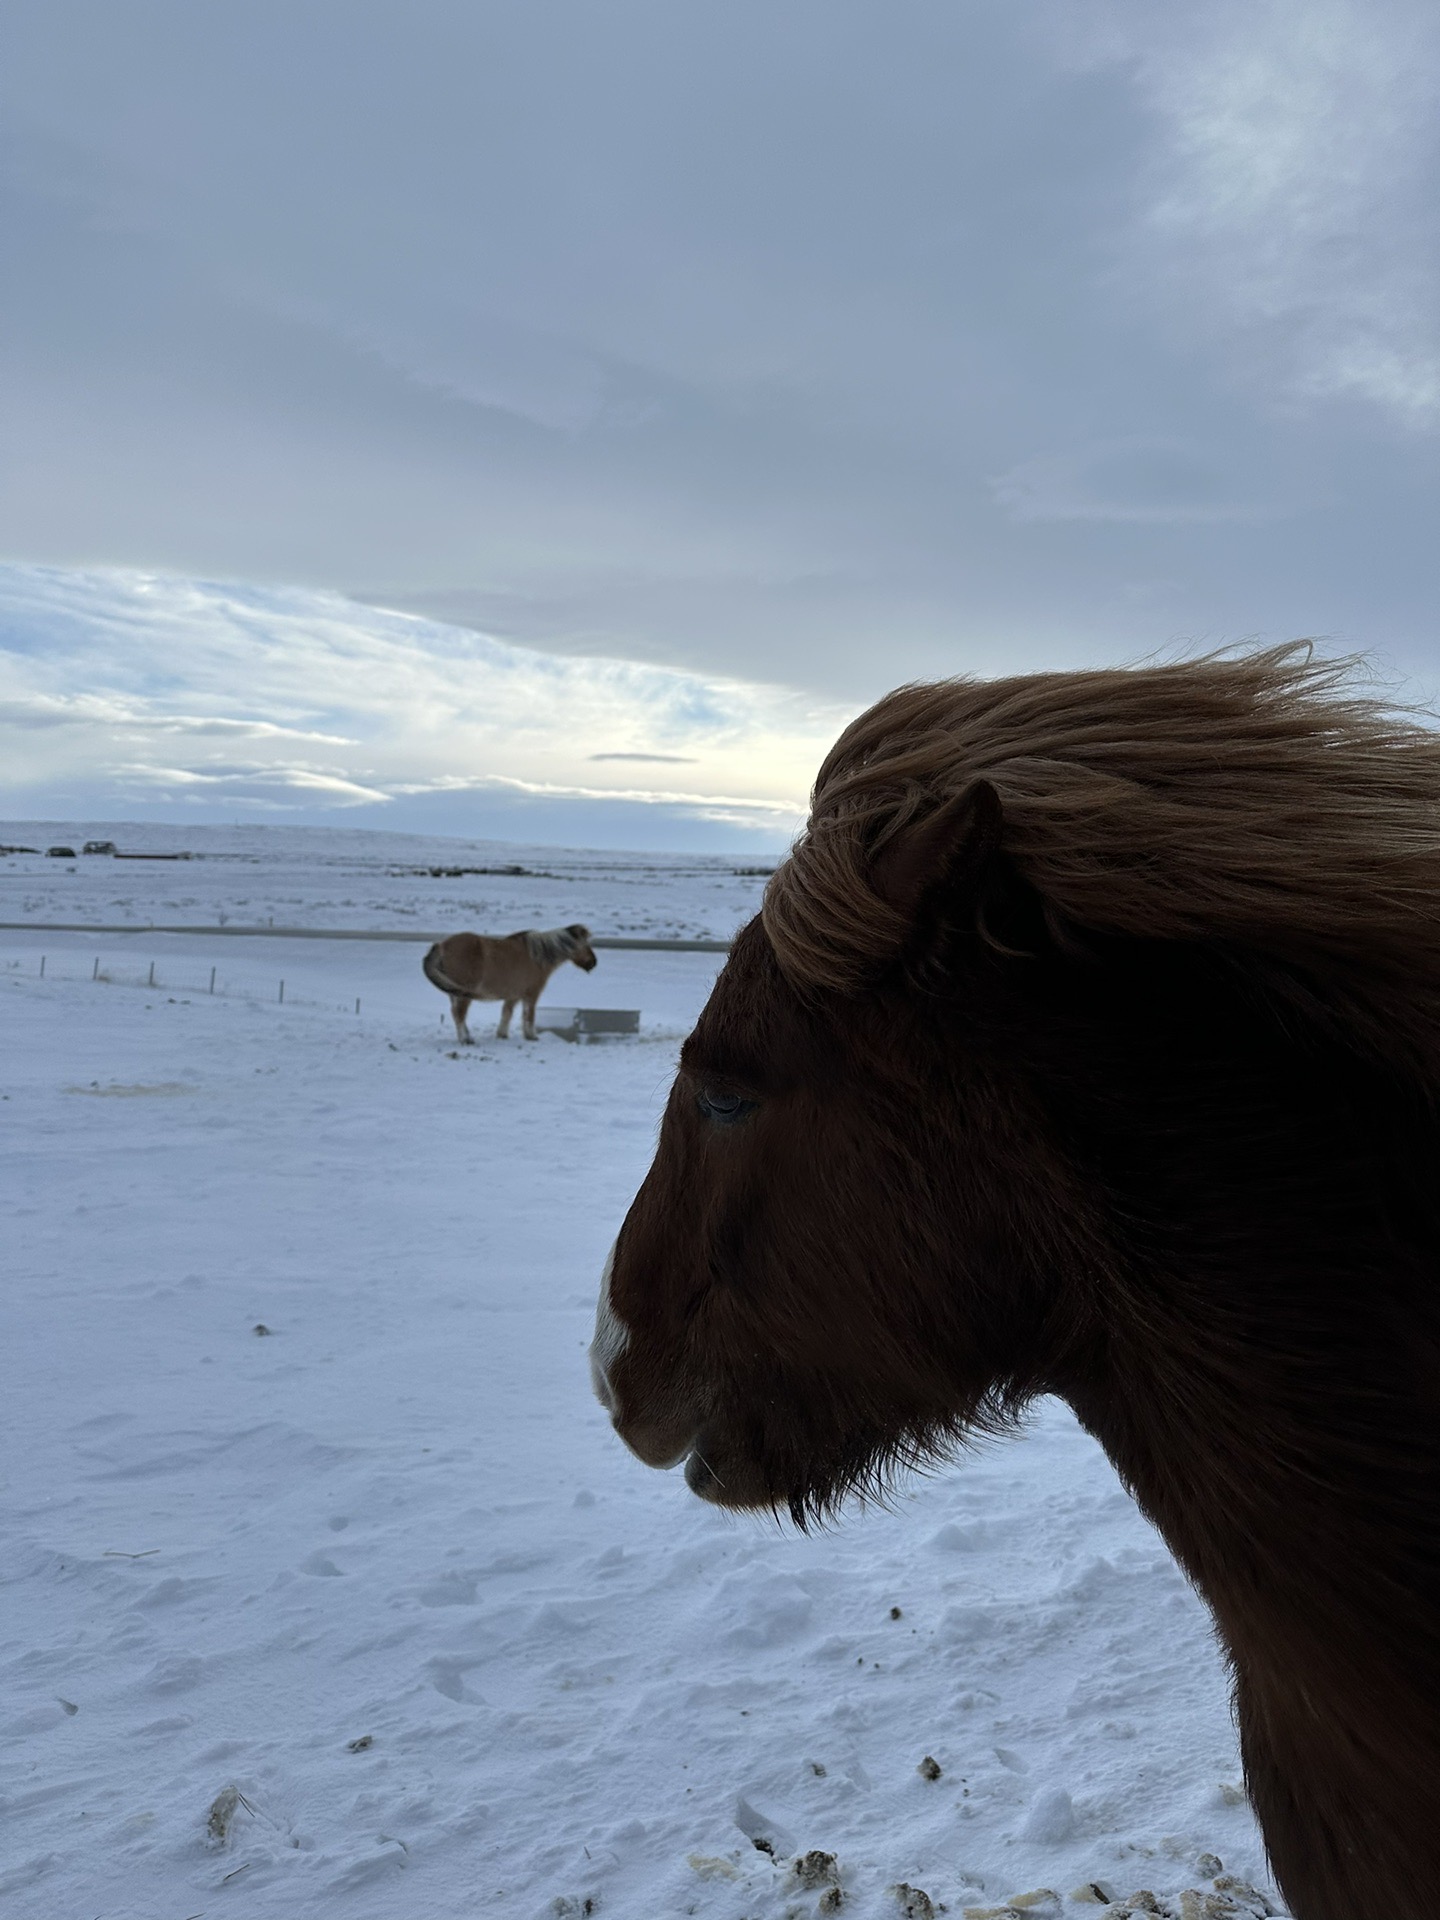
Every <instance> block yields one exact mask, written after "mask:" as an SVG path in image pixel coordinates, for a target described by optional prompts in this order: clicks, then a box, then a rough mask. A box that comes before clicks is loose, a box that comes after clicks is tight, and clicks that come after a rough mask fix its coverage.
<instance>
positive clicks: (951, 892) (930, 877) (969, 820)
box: [870, 780, 1004, 926]
mask: <svg viewBox="0 0 1440 1920" xmlns="http://www.w3.org/2000/svg"><path fill="white" fill-rule="evenodd" d="M1003 826H1004V813H1003V811H1002V809H1001V805H1000V796H999V794H998V793H996V791H995V789H994V787H992V786H991V784H990V782H989V781H988V780H975V781H972V783H971V784H970V785H969V786H968V787H966V789H965V791H964V792H963V793H960V794H957V795H956V796H955V798H954V799H953V800H947V801H946V802H945V804H944V805H943V806H941V807H937V808H936V810H935V811H934V813H927V814H926V815H925V817H924V819H922V820H917V821H915V822H914V823H913V824H911V825H910V826H905V827H902V828H901V829H900V831H899V832H898V833H896V834H893V835H892V836H891V837H890V839H888V840H887V841H886V842H885V844H884V846H882V847H881V849H880V851H879V853H878V854H876V856H875V859H874V860H873V861H872V863H871V866H870V885H871V887H872V888H873V889H874V891H875V892H876V893H878V894H879V896H880V898H881V899H882V900H884V901H885V902H886V903H887V905H889V906H892V907H894V908H895V910H896V912H897V913H900V914H903V915H904V917H905V918H906V919H907V920H908V921H910V922H911V924H912V926H915V925H917V924H918V922H919V921H920V920H921V918H922V917H923V914H922V909H923V908H925V907H926V905H927V904H928V903H929V902H930V901H932V900H936V899H938V898H939V897H940V896H941V895H943V896H944V897H946V898H947V899H953V897H954V896H955V895H956V894H957V893H961V892H966V891H970V892H972V894H973V896H974V897H975V898H976V899H977V900H978V896H979V893H980V890H981V886H982V884H983V881H984V878H985V875H986V870H987V869H988V868H989V866H990V864H991V862H992V861H993V859H994V857H995V855H996V854H997V853H998V852H999V850H1000V834H1001V830H1002V828H1003Z"/></svg>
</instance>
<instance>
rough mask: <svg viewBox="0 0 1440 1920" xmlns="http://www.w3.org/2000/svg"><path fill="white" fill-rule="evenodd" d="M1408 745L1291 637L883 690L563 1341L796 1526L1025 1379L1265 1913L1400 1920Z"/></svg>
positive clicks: (1422, 1531) (1436, 865) (1433, 1818)
mask: <svg viewBox="0 0 1440 1920" xmlns="http://www.w3.org/2000/svg"><path fill="white" fill-rule="evenodd" d="M1437 1093H1440V737H1437V736H1436V734H1435V733H1433V732H1431V731H1429V730H1428V729H1426V728H1425V727H1423V726H1422V725H1420V724H1418V723H1416V722H1412V721H1410V720H1408V719H1406V718H1404V717H1399V718H1397V717H1395V716H1394V715H1393V714H1391V713H1388V712H1387V711H1386V710H1385V709H1384V708H1383V707H1382V706H1381V705H1379V704H1378V703H1376V702H1374V701H1372V700H1369V699H1366V698H1362V697H1360V696H1359V695H1358V694H1357V693H1355V692H1354V691H1353V689H1352V687H1351V686H1350V684H1349V682H1348V679H1347V677H1346V669H1345V668H1344V666H1343V665H1336V664H1334V663H1323V662H1317V661H1315V660H1314V659H1313V658H1312V657H1311V656H1310V654H1309V652H1308V650H1306V649H1304V648H1280V649H1276V650H1272V651H1269V652H1263V653H1256V654H1253V655H1250V656H1248V657H1244V658H1238V659H1237V658H1234V657H1225V656H1221V657H1211V658H1208V659H1203V660H1197V661H1192V662H1189V663H1183V664H1176V665H1169V666H1159V667H1147V668H1143V669H1137V670H1133V671H1114V672H1093V673H1073V674H1045V675H1038V676H1034V677H1027V678H1023V679H1010V680H1000V681H994V682H990V683H979V682H968V681H952V682H948V683H942V684H940V685H934V686H912V687H904V688H901V689H900V690H899V691H898V692H896V693H892V694H890V695H889V696H888V697H887V698H885V699H884V700H882V701H880V703H879V704H878V705H877V706H875V707H874V708H872V709H871V710H870V712H868V713H866V714H864V715H862V716H861V717H860V719H858V720H856V721H855V722H854V723H853V725H851V726H850V727H849V728H848V729H847V730H846V732H845V733H844V734H842V735H841V737H840V739H839V741H838V742H837V744H836V745H835V747H834V748H833V750H832V751H831V753H830V755H829V757H828V759H827V760H826V762H825V764H824V766H823V767H822V768H821V770H820V775H819V779H818V781H817V784H816V788H815V794H814V803H813V811H812V813H811V817H810V821H809V825H808V828H807V831H806V833H805V834H804V836H803V837H802V838H801V840H800V841H799V843H798V844H797V846H796V847H795V849H794V851H793V853H792V854H791V856H790V858H789V859H788V861H787V862H786V863H785V864H784V865H783V866H782V867H781V868H780V869H779V871H778V872H777V873H776V875H775V877H774V879H773V880H772V882H771V884H770V887H769V890H768V892H767V895H766V899H765V903H764V908H763V911H762V912H761V914H760V916H759V918H758V919H757V920H755V921H753V922H752V923H751V925H750V926H748V927H747V928H746V929H745V930H744V932H743V933H742V934H741V935H740V937H739V939H738V941H737V943H736V945H735V948H734V951H733V953H732V955H731V958H730V960H729V962H728V964H727V966H726V968H725V970H724V972H723V973H722V975H721V977H720V979H719V981H718V983H717V985H716V987H715V989H714V992H713V993H712V995H711V998H710V1001H709V1004H708V1005H707V1006H706V1008H705V1010H704V1013H703V1014H702V1016H701V1019H700V1022H699V1025H698V1026H697V1027H696V1029H695V1031H694V1033H693V1034H692V1035H691V1036H690V1038H689V1039H688V1040H687V1041H686V1043H685V1046H684V1049H683V1050H682V1053H681V1056H680V1072H679V1076H678V1078H677V1080H676V1082H675V1086H674V1089H673V1091H672V1093H671V1096H670V1101H669V1105H668V1107H667V1110H666V1113H665V1117H664V1122H663V1125H662V1128H661V1133H660V1139H659V1145H658V1149H657V1152H656V1157H655V1161H654V1164H653V1166H652V1168H651V1170H650V1172H649V1174H648V1175H647V1177H646V1180H645V1183H644V1185H643V1186H642V1187H641V1189H640V1192H639V1194H638V1196H637V1197H636V1199H635V1202H634V1204H633V1205H632V1207H631V1209H630V1212H629V1215H628V1216H627V1218H626V1220H625V1223H624V1225H623V1227H622V1228H621V1231H620V1235H619V1238H618V1240H617V1241H616V1244H615V1249H614V1252H613V1254H612V1256H611V1260H610V1264H609V1267H608V1269H607V1277H606V1280H605V1283H604V1285H603V1288H602V1295H601V1302H600V1309H599V1315H598V1320H597V1328H596V1338H595V1344H594V1347H593V1349H592V1358H593V1362H594V1373H595V1381H596V1388H597V1391H598V1392H599V1394H600V1396H601V1399H602V1400H603V1401H604V1402H605V1404H606V1405H607V1407H608V1408H609V1410H610V1412H611V1415H612V1417H613V1419H614V1422H615V1425H616V1427H617V1429H618V1430H619V1432H620V1434H621V1436H622V1438H623V1439H624V1440H625V1441H626V1442H627V1443H628V1444H629V1445H630V1446H631V1447H632V1448H633V1449H634V1451H635V1452H636V1453H637V1454H639V1456H640V1458H641V1459H642V1460H645V1461H647V1462H649V1463H650V1464H651V1465H653V1466H658V1467H665V1466H673V1465H676V1464H678V1463H679V1462H681V1461H684V1462H685V1475H686V1479H687V1480H688V1482H689V1485H690V1487H691V1488H692V1489H693V1490H694V1492H695V1493H697V1494H699V1495H700V1496H701V1498H702V1499H705V1500H709V1501H713V1502H715V1503H716V1504H717V1505H720V1506H727V1507H760V1508H764V1507H776V1508H781V1509H788V1510H789V1512H790V1514H791V1515H792V1516H793V1517H794V1519H795V1521H796V1522H797V1523H799V1524H800V1525H802V1526H803V1525H805V1524H806V1523H807V1522H809V1521H811V1520H814V1519H818V1518H821V1517H823V1516H825V1515H827V1514H829V1513H831V1512H832V1511H833V1510H834V1509H835V1508H836V1507H837V1505H838V1504H839V1503H840V1502H841V1501H842V1499H843V1498H844V1497H845V1496H846V1495H847V1494H851V1493H860V1494H864V1493H866V1492H874V1491H878V1490H880V1489H881V1488H883V1487H884V1485H885V1484H886V1483H887V1481H888V1479H889V1477H890V1475H891V1474H892V1473H893V1472H894V1471H895V1470H896V1469H898V1468H902V1467H905V1466H908V1465H911V1464H914V1463H918V1462H923V1461H926V1460H930V1459H934V1458H935V1457H937V1456H938V1455H940V1454H942V1453H943V1452H944V1451H945V1450H946V1449H947V1448H951V1447H953V1446H955V1445H956V1444H957V1443H960V1442H963V1441H964V1440H965V1439H966V1437H967V1436H970V1435H974V1434H977V1433H979V1434H983V1433H996V1432H1000V1431H1003V1430H1005V1429H1008V1428H1011V1427H1013V1426H1014V1425H1015V1423H1016V1422H1017V1420H1018V1418H1019V1416H1020V1414H1021V1412H1022V1409H1023V1408H1024V1407H1025V1405H1026V1403H1027V1402H1029V1401H1030V1400H1032V1399H1033V1398H1034V1397H1035V1396H1037V1395H1040V1394H1046V1393H1050V1394H1058V1395H1060V1396H1061V1397H1062V1398H1063V1399H1065V1400H1067V1401H1068V1402H1069V1404H1070V1405H1071V1407H1073V1408H1074V1410H1075V1412H1076V1414H1077V1415H1078V1417H1079V1419H1080V1420H1081V1422H1082V1423H1083V1424H1084V1426H1085V1427H1087V1428H1088V1429H1089V1431H1090V1432H1091V1433H1092V1434H1094V1435H1095V1436H1096V1438H1097V1439H1098V1440H1099V1441H1100V1443H1101V1445H1102V1446H1103V1447H1104V1449H1105V1451H1106V1452H1107V1454H1108V1455H1109V1457H1110V1459H1111V1460H1112V1461H1113V1462H1114V1464H1115V1466H1116V1468H1117V1469H1118V1470H1119V1472H1120V1474H1121V1476H1122V1477H1123V1479H1124V1480H1125V1482H1126V1484H1127V1485H1128V1486H1129V1487H1130V1488H1131V1489H1132V1491H1133V1492H1134V1494H1135V1497H1136V1499H1137V1500H1138V1501H1139V1503H1140V1505H1141V1507H1142V1508H1143V1509H1144V1511H1145V1512H1146V1513H1147V1514H1148V1515H1149V1517H1150V1518H1151V1520H1152V1521H1153V1522H1154V1523H1155V1525H1156V1526H1157V1527H1158V1528H1159V1529H1160V1531H1161V1532H1162V1533H1163V1534H1164V1536H1165V1538H1166V1540H1167V1541H1168V1542H1169V1544H1170V1546H1171V1548H1172V1549H1173V1551H1174V1553H1175V1555H1176V1557H1177V1559H1178V1560H1179V1562H1180V1564H1181V1565H1182V1567H1183V1568H1184V1570H1185V1572H1186V1573H1187V1574H1188V1575H1189V1577H1190V1579H1191V1580H1192V1581H1193V1583H1194V1584H1195V1586H1196V1587H1197V1588H1198V1590H1199V1592H1200V1593H1201V1594H1202V1595H1203V1597H1204V1598H1205V1600H1206V1601H1207V1602H1208V1604H1209V1606H1210V1608H1211V1610H1212V1612H1213V1614H1214V1618H1215V1622H1216V1626H1217V1628H1218V1631H1219V1634H1220V1638H1221V1640H1222V1642H1223V1644H1224V1646H1225V1648H1226V1650H1227V1653H1228V1655H1229V1659H1230V1662H1231V1664H1232V1667H1233V1671H1234V1676H1235V1700H1236V1718H1237V1724H1238V1727H1239V1732H1240V1739H1241V1744H1242V1749H1243V1753H1244V1760H1245V1767H1246V1774H1247V1779H1248V1784H1249V1791H1250V1796H1251V1799H1252V1802H1253V1804H1254V1806H1255V1810H1256V1813H1257V1815H1258V1817H1259V1820H1260V1823H1261V1826H1262V1829H1263V1831H1264V1835H1265V1839H1266V1842H1267V1845H1268V1847H1269V1851H1270V1856H1271V1861H1272V1864H1273V1867H1274V1870H1275V1873H1276V1876H1277V1879H1278V1882H1279V1884H1280V1886H1281V1887H1282V1888H1283V1890H1284V1893H1285V1896H1286V1898H1287V1900H1288V1901H1289V1902H1290V1904H1291V1906H1292V1908H1293V1910H1294V1912H1295V1913H1296V1914H1297V1915H1298V1916H1301V1920H1379V1916H1380V1915H1381V1914H1392V1913H1393V1914H1396V1915H1399V1914H1407V1915H1415V1916H1419V1915H1421V1914H1435V1913H1440V1102H1437Z"/></svg>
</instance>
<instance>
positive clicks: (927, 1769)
mask: <svg viewBox="0 0 1440 1920" xmlns="http://www.w3.org/2000/svg"><path fill="white" fill-rule="evenodd" d="M915 1771H916V1772H917V1773H918V1774H919V1776H920V1778H921V1779H922V1780H938V1779H939V1778H940V1775H941V1773H942V1772H943V1771H944V1769H943V1768H942V1767H941V1765H940V1762H939V1761H938V1760H932V1759H931V1757H930V1755H929V1754H928V1753H927V1754H926V1756H925V1758H924V1759H923V1760H922V1761H921V1762H920V1764H919V1766H918V1767H917V1768H916V1769H915Z"/></svg>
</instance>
